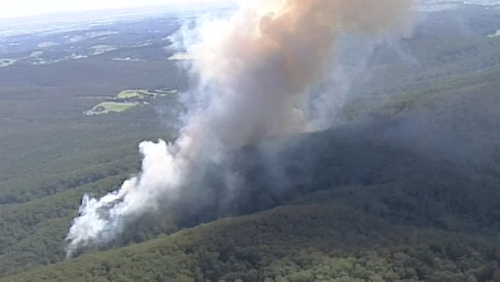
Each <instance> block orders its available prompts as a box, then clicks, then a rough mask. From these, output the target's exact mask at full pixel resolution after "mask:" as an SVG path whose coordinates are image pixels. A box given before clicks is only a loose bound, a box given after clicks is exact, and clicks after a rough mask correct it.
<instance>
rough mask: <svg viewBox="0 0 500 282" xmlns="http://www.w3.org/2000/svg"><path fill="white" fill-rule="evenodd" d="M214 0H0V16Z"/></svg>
mask: <svg viewBox="0 0 500 282" xmlns="http://www.w3.org/2000/svg"><path fill="white" fill-rule="evenodd" d="M188 2H216V0H0V18H15V17H23V16H32V15H41V14H49V13H57V12H67V11H85V10H103V9H114V8H133V7H148V6H159V5H168V4H180V3H188Z"/></svg>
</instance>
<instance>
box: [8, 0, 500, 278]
mask: <svg viewBox="0 0 500 282" xmlns="http://www.w3.org/2000/svg"><path fill="white" fill-rule="evenodd" d="M498 13H499V12H498V10H494V9H485V8H484V7H482V6H474V5H470V6H464V7H463V8H460V9H456V10H444V11H441V12H434V13H429V14H426V15H425V17H424V18H425V20H424V19H423V20H422V21H421V22H420V23H419V24H418V25H417V26H416V27H415V30H414V34H413V35H412V37H410V38H405V39H403V40H402V41H401V42H398V43H397V44H394V43H391V42H387V43H382V44H380V45H378V46H377V47H376V48H375V49H374V51H373V53H372V54H370V56H369V58H368V59H367V70H366V71H365V72H362V73H358V74H356V75H354V76H353V81H355V82H357V83H352V87H351V89H350V91H349V93H348V94H349V95H348V96H347V98H346V102H345V105H344V107H343V108H342V111H340V112H339V113H338V115H337V116H336V120H337V122H336V123H335V125H334V126H333V127H332V128H329V129H326V130H322V131H319V132H314V133H302V134H296V135H293V136H280V137H276V138H270V139H268V140H263V141H261V142H259V143H257V144H251V145H248V146H246V147H245V148H243V149H242V150H239V151H237V152H234V153H233V156H232V158H231V167H232V168H233V169H234V171H237V172H238V173H239V174H240V175H242V176H243V178H244V185H245V188H246V189H243V190H241V191H238V193H236V194H235V195H232V196H233V198H232V201H231V204H230V205H226V204H225V203H226V201H225V200H226V199H225V198H224V197H219V198H217V201H212V202H207V201H204V198H203V197H205V196H206V195H208V194H204V195H193V197H191V198H189V202H187V203H185V205H184V206H181V207H179V209H180V211H177V212H178V213H179V214H182V215H183V216H182V217H175V216H172V217H166V216H165V214H169V212H171V211H169V210H165V211H163V210H162V211H160V212H151V213H148V214H145V215H143V216H142V217H140V218H139V219H137V220H136V221H135V222H133V223H132V225H133V226H131V228H128V229H127V232H125V233H124V234H123V235H122V236H121V237H120V238H119V239H118V240H116V241H114V242H112V243H111V244H109V245H107V246H100V247H96V248H90V249H85V250H82V252H81V253H80V254H79V256H77V257H76V258H71V259H66V258H65V250H64V247H65V236H66V234H67V232H68V228H69V226H70V225H71V221H72V219H73V218H74V217H75V216H76V215H77V213H78V207H79V205H80V201H81V197H82V195H83V194H85V193H90V194H92V195H103V194H105V193H106V192H109V191H112V190H116V189H117V188H118V187H119V186H120V184H121V183H122V182H123V180H124V179H127V178H128V177H130V175H132V174H134V173H136V172H137V171H138V170H139V166H140V155H139V154H138V153H137V144H138V143H139V142H141V141H142V140H157V139H159V138H162V139H164V140H167V141H170V140H173V138H174V137H175V135H176V134H177V133H176V131H175V128H176V127H177V126H178V125H177V123H176V122H175V121H171V120H169V119H170V118H171V117H172V116H175V115H178V113H179V111H180V110H179V107H181V106H180V103H179V99H180V97H177V96H169V97H163V98H159V99H155V100H153V102H152V105H149V106H148V105H144V106H140V107H136V108H134V109H131V110H129V111H126V112H122V113H112V114H106V115H101V116H86V115H84V114H83V112H84V111H85V110H87V109H89V108H92V105H94V104H96V102H99V101H101V100H103V99H105V98H106V97H110V96H114V95H115V94H116V93H119V92H120V91H122V90H125V89H158V88H163V87H169V88H172V89H179V90H180V92H182V91H183V90H185V89H186V87H187V85H188V84H189V81H188V79H187V75H186V73H184V72H182V71H181V70H180V69H179V66H178V65H177V64H176V63H175V62H172V61H168V60H167V58H168V56H169V54H168V52H167V53H165V54H164V57H162V55H161V54H162V53H161V52H163V51H161V52H160V50H164V48H165V47H169V46H170V45H169V44H170V42H163V43H162V44H164V45H165V46H162V45H160V43H158V45H153V47H146V48H141V47H139V48H128V47H127V48H124V49H123V50H116V51H112V52H117V53H120V52H125V53H126V54H127V56H128V55H130V56H135V55H137V54H139V55H137V56H138V57H141V56H142V57H141V60H140V61H132V62H123V61H113V60H112V58H114V57H115V55H114V54H113V53H112V52H110V53H106V54H102V55H98V56H94V57H91V58H87V59H82V60H75V61H64V62H59V63H54V64H50V65H44V66H33V65H27V64H20V65H11V66H8V67H3V68H0V126H1V129H2V133H1V134H2V135H1V136H2V138H1V141H0V143H1V146H0V281H2V282H3V281H15V282H20V281H61V282H63V281H75V282H77V281H96V282H97V281H99V282H100V281H103V282H104V281H134V282H135V281H179V282H188V281H191V282H209V281H210V282H230V281H234V282H254V281H258V282H273V281H274V282H285V281H291V282H308V281H323V282H327V281H328V282H330V281H331V282H333V281H335V282H344V281H345V282H347V281H349V282H351V281H353V282H361V281H407V282H410V281H432V282H434V281H435V282H442V281H445V282H446V281H449V282H455V281H457V282H461V281H463V282H479V281H484V282H489V281H500V266H499V264H500V237H499V236H498V234H499V231H500V202H499V201H498V199H500V190H499V189H498V187H500V141H499V140H500V123H499V121H500V111H498V106H497V105H499V104H500V95H499V94H498V89H500V80H498V77H499V76H500V48H499V47H500V37H492V36H488V35H491V34H494V33H495V32H496V30H498V29H499V28H500V17H498ZM172 21H173V20H172ZM161 22H162V23H164V19H163V20H161ZM457 23H460V24H457ZM139 26H142V25H139ZM155 26H156V25H155ZM136 28H137V27H136ZM141 28H143V27H141ZM146 28H147V27H146ZM165 32H166V34H162V35H161V36H159V35H154V36H155V38H157V39H158V38H163V37H164V36H166V35H167V34H169V33H171V32H172V30H168V31H165ZM138 33H139V32H138ZM50 36H54V35H50ZM127 36H133V38H134V40H135V38H136V37H137V36H138V35H137V33H134V32H130V34H128V33H127V32H125V33H124V34H121V35H120V36H118V35H115V36H112V37H110V38H108V39H106V38H104V39H103V41H106V40H110V41H109V42H110V43H109V44H111V43H113V42H114V43H116V41H115V40H121V41H127V38H129V37H127ZM141 38H142V37H141ZM92 40H96V39H92ZM128 40H130V38H129V39H128ZM141 40H143V38H142V39H141ZM152 40H153V39H152ZM82 44H87V45H88V42H87V43H82ZM57 48H59V49H60V48H62V47H61V46H57ZM152 54H153V55H152ZM149 55H151V57H148V56H149ZM162 58H164V59H162ZM346 60H347V59H346ZM96 70H99V71H96ZM367 72H369V73H370V75H366V73H367ZM277 144H279V146H276V145H277ZM220 177H221V176H220V175H218V174H217V171H216V170H214V172H213V174H212V175H209V178H208V179H207V183H206V186H207V187H206V189H207V193H211V194H210V195H218V193H219V190H220V185H219V184H220V183H221V179H220ZM193 207H196V209H194V208H193Z"/></svg>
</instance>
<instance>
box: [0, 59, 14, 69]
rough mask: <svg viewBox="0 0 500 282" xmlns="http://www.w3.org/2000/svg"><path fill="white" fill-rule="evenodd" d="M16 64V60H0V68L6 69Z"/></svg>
mask: <svg viewBox="0 0 500 282" xmlns="http://www.w3.org/2000/svg"><path fill="white" fill-rule="evenodd" d="M15 63H16V59H0V68H2V67H8V66H10V65H13V64H15Z"/></svg>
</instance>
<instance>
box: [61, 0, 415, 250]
mask: <svg viewBox="0 0 500 282" xmlns="http://www.w3.org/2000/svg"><path fill="white" fill-rule="evenodd" d="M411 6H412V1H411V0H377V1H374V0H372V1H367V0H308V1H304V0H252V1H241V3H240V7H239V9H238V10H237V12H236V13H235V14H234V15H233V16H232V17H231V18H229V19H224V20H216V21H211V22H207V23H205V24H203V25H201V26H199V27H198V28H196V30H193V31H186V30H183V33H182V34H181V37H182V38H183V39H184V40H187V39H189V38H197V42H191V43H189V46H187V47H188V51H189V53H190V56H192V57H193V58H195V60H194V61H193V63H192V66H191V68H190V70H191V71H192V74H193V76H195V77H197V80H198V84H197V85H196V87H195V88H193V92H194V96H195V99H196V102H195V103H193V105H196V106H193V107H191V110H190V112H189V115H188V118H187V120H186V124H185V126H184V127H183V128H182V129H181V131H180V135H179V138H178V139H177V140H176V141H175V142H174V143H172V144H167V143H166V142H164V141H162V140H160V141H158V142H157V143H154V142H143V143H141V144H140V152H141V154H142V156H143V163H142V169H141V173H140V174H139V175H138V176H136V177H133V178H131V179H129V180H127V181H125V182H124V183H123V185H122V187H121V188H120V189H119V190H118V191H115V192H111V193H109V194H108V195H106V196H104V197H102V198H100V199H96V198H92V197H90V196H87V195H86V196H85V197H84V198H83V201H82V206H81V207H80V215H79V217H77V218H76V219H75V220H74V222H73V225H72V227H71V228H70V230H69V234H68V236H67V242H68V246H67V255H68V257H71V256H73V255H75V254H76V252H78V251H79V249H81V248H82V247H85V246H92V245H102V244H106V243H109V242H110V241H112V240H114V239H115V238H116V237H117V236H118V235H119V234H120V233H121V232H123V230H124V228H126V225H127V223H130V222H132V221H133V220H134V219H136V218H137V217H139V216H140V215H141V214H143V213H145V212H147V211H150V210H154V209H156V208H157V207H160V206H161V207H163V206H168V205H174V203H176V202H179V201H180V202H182V200H181V199H179V197H181V196H180V195H182V194H183V193H181V190H182V189H183V188H184V187H187V186H190V185H191V184H193V183H201V181H203V174H204V170H205V168H206V164H207V163H208V164H209V163H215V164H221V163H224V159H225V157H226V155H227V154H228V152H231V151H234V150H238V149H240V148H241V147H243V146H244V145H247V144H250V143H254V142H256V141H258V140H261V139H262V138H264V137H267V136H273V135H282V134H289V133H293V132H302V131H306V130H314V129H315V128H314V124H316V121H313V120H310V119H308V118H306V116H307V112H306V111H307V110H306V109H303V108H301V107H300V104H301V101H303V100H307V99H308V98H309V96H308V93H309V92H310V89H311V87H313V86H315V85H316V84H317V83H319V82H321V81H322V79H324V78H325V75H326V74H327V73H328V72H329V70H330V69H331V68H332V66H331V62H332V60H331V56H332V53H333V48H334V45H335V42H336V37H337V36H338V34H339V32H356V33H361V34H363V35H366V36H385V35H390V34H392V33H404V32H405V31H406V30H407V28H408V18H409V17H410V10H411ZM193 34H195V35H196V36H193ZM187 41H189V40H187ZM326 94H328V95H335V91H332V93H325V95H326ZM228 178H229V180H228V181H229V182H234V183H235V185H236V186H238V185H237V182H238V181H237V177H236V178H232V176H229V177H228ZM199 186H203V185H199ZM227 193H230V191H227Z"/></svg>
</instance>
